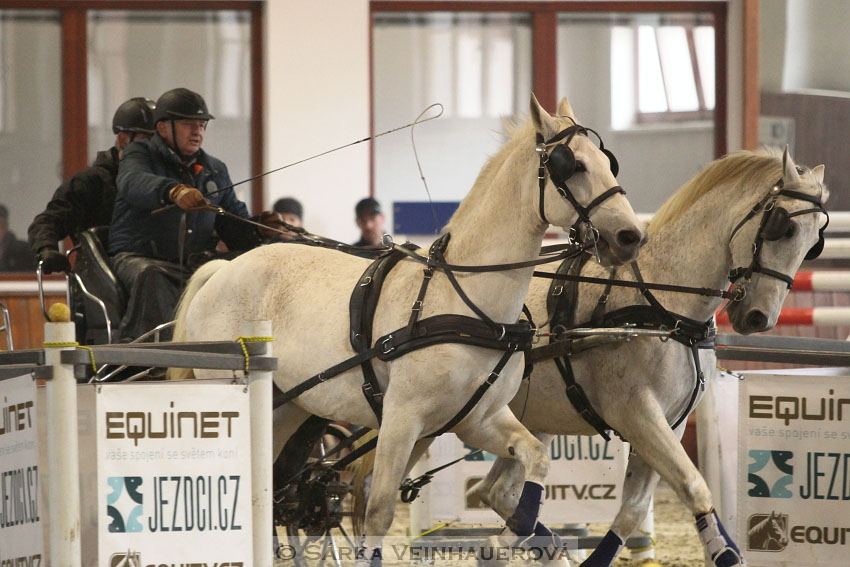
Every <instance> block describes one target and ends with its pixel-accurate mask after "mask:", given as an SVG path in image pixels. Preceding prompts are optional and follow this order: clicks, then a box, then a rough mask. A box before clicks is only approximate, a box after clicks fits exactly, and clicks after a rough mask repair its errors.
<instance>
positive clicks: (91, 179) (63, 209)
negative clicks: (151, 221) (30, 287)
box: [28, 97, 154, 274]
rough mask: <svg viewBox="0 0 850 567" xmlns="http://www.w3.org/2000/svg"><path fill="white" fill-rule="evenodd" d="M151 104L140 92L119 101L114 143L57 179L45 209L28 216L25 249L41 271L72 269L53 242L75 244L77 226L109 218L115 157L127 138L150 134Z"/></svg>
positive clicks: (101, 222) (103, 223) (114, 119)
mask: <svg viewBox="0 0 850 567" xmlns="http://www.w3.org/2000/svg"><path fill="white" fill-rule="evenodd" d="M153 108H154V102H153V101H152V100H150V99H146V98H144V97H135V98H131V99H130V100H127V101H125V102H124V103H122V104H121V106H119V107H118V109H117V110H116V111H115V115H114V116H113V117H112V132H113V133H114V134H115V145H114V146H113V147H111V148H109V149H108V150H104V151H102V152H98V153H97V157H96V158H95V160H94V163H93V164H92V165H91V167H87V168H86V169H84V170H82V171H80V172H78V173H76V174H74V175H73V176H72V177H71V178H69V179H68V180H67V181H65V182H64V183H62V185H60V186H59V188H58V189H56V192H55V193H53V198H52V199H51V200H50V202H48V203H47V208H46V209H45V210H44V212H42V213H39V214H38V215H37V216H36V217H35V219H34V220H33V221H32V224H31V225H30V227H29V230H28V234H29V244H30V248H31V249H32V251H33V253H34V254H35V255H36V257H37V259H38V260H41V261H43V262H44V263H43V265H42V268H43V270H44V272H45V273H46V274H50V273H53V272H67V271H69V270H70V269H71V266H70V265H69V264H68V260H67V258H66V257H65V254H63V253H61V252H60V251H59V246H58V241H60V240H63V239H65V238H66V237H68V236H70V237H71V240H73V241H74V243H76V242H77V241H78V235H79V234H80V233H81V232H82V231H84V230H86V229H88V228H91V227H93V226H108V225H109V223H110V222H111V221H112V207H113V205H114V204H115V193H116V191H117V188H116V184H115V178H116V176H117V175H118V161H119V160H120V159H121V154H122V152H123V151H124V148H126V147H127V146H128V145H129V144H130V143H131V142H133V141H135V140H144V139H147V138H150V137H151V136H153V133H154V121H153Z"/></svg>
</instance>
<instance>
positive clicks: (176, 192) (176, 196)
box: [168, 185, 207, 211]
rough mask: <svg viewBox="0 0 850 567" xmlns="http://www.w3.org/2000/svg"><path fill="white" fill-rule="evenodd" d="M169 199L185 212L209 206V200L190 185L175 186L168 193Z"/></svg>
mask: <svg viewBox="0 0 850 567" xmlns="http://www.w3.org/2000/svg"><path fill="white" fill-rule="evenodd" d="M168 198H169V199H171V202H172V203H174V204H175V205H177V206H178V207H180V208H181V209H183V210H184V211H187V210H189V209H194V208H196V207H203V206H204V205H206V204H207V200H206V199H205V198H204V196H203V194H202V193H201V192H200V191H198V190H197V189H195V188H194V187H189V186H188V185H175V186H174V187H172V188H171V190H170V191H169V192H168Z"/></svg>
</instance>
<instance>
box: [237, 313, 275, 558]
mask: <svg viewBox="0 0 850 567" xmlns="http://www.w3.org/2000/svg"><path fill="white" fill-rule="evenodd" d="M242 335H243V336H246V337H270V336H271V335H272V323H271V321H245V322H244V323H242ZM273 344H274V343H271V342H270V343H266V355H265V356H273V346H272V345H273ZM272 397H273V394H272V373H271V371H260V370H250V372H249V373H248V399H249V403H250V405H251V491H252V502H251V510H252V518H253V524H254V540H253V542H254V565H256V566H257V567H272V566H273V565H274V550H273V545H272V537H273V535H274V534H273V530H274V522H273V519H272V490H273V488H272V466H273V464H274V461H273V459H272V411H273V408H272Z"/></svg>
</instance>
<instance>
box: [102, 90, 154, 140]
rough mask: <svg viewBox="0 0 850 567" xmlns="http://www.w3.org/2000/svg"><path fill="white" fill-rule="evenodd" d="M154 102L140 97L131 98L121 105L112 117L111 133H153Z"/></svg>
mask: <svg viewBox="0 0 850 567" xmlns="http://www.w3.org/2000/svg"><path fill="white" fill-rule="evenodd" d="M154 106H155V105H154V102H153V101H152V100H151V99H149V98H145V97H142V96H137V97H134V98H131V99H130V100H128V101H126V102H124V103H122V104H121V106H119V107H118V110H116V111H115V116H113V117H112V133H113V134H117V133H118V132H141V133H143V134H153V133H154V120H153V113H154Z"/></svg>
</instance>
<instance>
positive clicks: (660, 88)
mask: <svg viewBox="0 0 850 567" xmlns="http://www.w3.org/2000/svg"><path fill="white" fill-rule="evenodd" d="M637 76H638V107H639V108H640V111H641V112H664V111H665V110H667V109H668V108H667V93H666V92H665V91H664V77H663V75H662V72H661V60H660V59H659V57H658V42H657V37H656V35H655V28H654V27H652V26H639V27H638V68H637Z"/></svg>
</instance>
